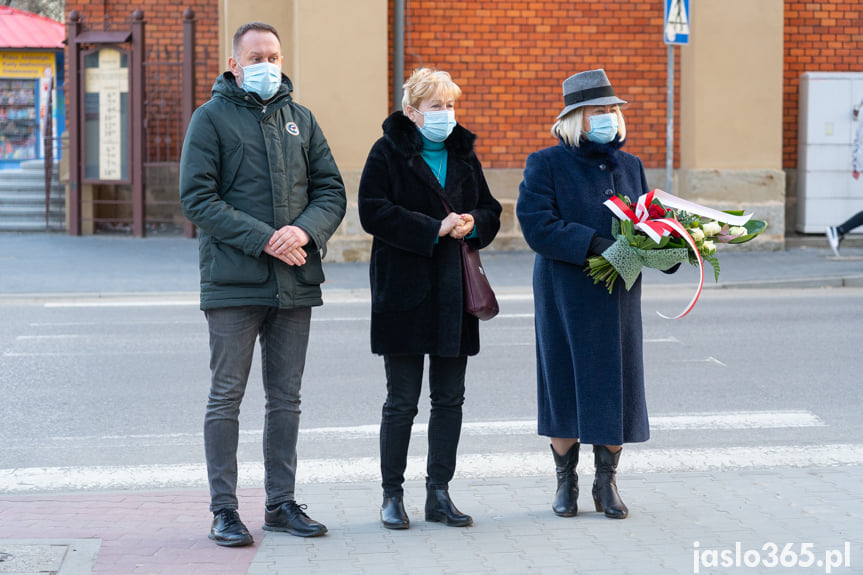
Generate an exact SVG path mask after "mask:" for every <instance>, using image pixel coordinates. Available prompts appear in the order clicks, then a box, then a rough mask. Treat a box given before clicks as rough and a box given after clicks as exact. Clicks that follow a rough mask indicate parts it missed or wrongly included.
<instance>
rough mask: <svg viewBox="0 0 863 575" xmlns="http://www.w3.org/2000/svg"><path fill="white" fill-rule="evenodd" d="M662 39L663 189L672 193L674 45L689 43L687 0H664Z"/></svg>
mask: <svg viewBox="0 0 863 575" xmlns="http://www.w3.org/2000/svg"><path fill="white" fill-rule="evenodd" d="M662 31H663V34H662V36H663V39H664V40H665V43H666V44H668V74H667V77H668V86H667V98H666V100H667V102H668V109H667V112H666V113H667V116H668V118H667V120H666V124H665V130H666V131H665V141H666V143H665V148H666V149H665V191H666V192H668V193H672V172H673V171H674V46H675V45H686V44H689V0H665V22H664V23H663V26H662Z"/></svg>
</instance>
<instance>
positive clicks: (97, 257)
mask: <svg viewBox="0 0 863 575" xmlns="http://www.w3.org/2000/svg"><path fill="white" fill-rule="evenodd" d="M756 241H757V240H756ZM848 243H849V246H848V247H844V248H843V250H842V257H839V258H837V257H835V256H833V253H832V252H831V251H830V249H829V248H828V247H827V242H826V240H824V239H823V238H821V237H817V236H816V237H814V238H810V239H809V240H807V242H806V243H804V244H800V242H795V247H789V248H788V249H786V250H785V251H780V252H757V251H743V250H742V249H739V250H738V249H734V248H729V249H726V250H723V251H722V252H721V253H719V259H720V263H721V266H722V273H721V275H720V279H719V282H718V283H717V282H714V280H713V276H712V268H711V267H710V266H709V265H706V267H705V279H704V286H705V289H714V288H730V287H741V288H742V287H841V286H848V285H855V286H863V243H860V242H858V240H857V239H856V238H855V239H853V240H849V241H848ZM483 263H484V264H485V266H486V268H487V270H488V274H489V278H490V279H491V280H492V284H493V285H494V287H495V288H496V289H499V290H501V291H503V292H506V291H513V290H515V291H523V290H529V289H530V286H531V273H532V269H533V254H532V253H530V252H495V251H490V250H485V251H484V252H483ZM324 270H325V273H326V277H327V281H326V283H325V284H324V290H325V291H329V292H331V293H332V292H334V291H335V290H359V291H365V290H368V264H366V263H325V264H324ZM198 282H199V276H198V243H197V240H194V239H186V238H182V237H175V236H171V237H154V238H144V239H134V238H128V237H116V236H81V237H71V236H66V235H61V234H0V297H7V298H8V297H30V296H33V295H37V296H40V297H44V296H45V295H46V294H49V295H51V296H52V297H57V296H60V295H63V294H71V295H81V294H89V295H101V296H103V297H108V296H111V295H117V294H127V295H128V294H130V293H145V294H146V293H150V294H152V293H154V292H162V293H175V294H176V293H186V294H190V295H193V296H194V295H195V294H197V293H198V287H199V284H198ZM696 283H697V273H696V271H695V268H693V267H688V266H687V267H685V268H683V269H681V270H680V271H679V272H678V273H676V274H671V275H667V274H663V273H661V272H657V271H656V270H645V282H644V285H645V289H661V288H663V287H667V286H674V285H680V286H694V285H695V284H696Z"/></svg>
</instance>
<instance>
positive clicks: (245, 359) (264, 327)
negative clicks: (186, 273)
mask: <svg viewBox="0 0 863 575" xmlns="http://www.w3.org/2000/svg"><path fill="white" fill-rule="evenodd" d="M204 314H205V315H206V317H207V324H208V325H209V330H210V371H211V380H210V395H209V398H208V401H207V413H206V415H205V416H204V450H205V453H206V457H207V476H208V478H209V482H210V511H218V510H219V509H226V508H228V509H237V445H238V442H239V433H240V426H239V421H238V418H239V415H240V403H241V402H242V400H243V395H244V394H245V391H246V383H247V381H248V379H249V371H250V370H251V367H252V355H253V353H254V349H255V340H256V339H259V340H260V345H261V370H262V372H263V383H264V393H265V397H266V408H265V418H264V470H265V479H264V486H265V489H266V494H267V505H278V504H280V503H284V502H285V501H288V500H291V499H294V483H295V479H296V470H297V434H298V432H299V425H300V384H301V383H302V379H303V369H304V368H305V362H306V349H307V348H308V343H309V323H310V322H311V316H312V310H311V308H308V307H305V308H298V309H278V308H275V307H267V306H241V307H228V308H221V309H212V310H206V311H205V312H204Z"/></svg>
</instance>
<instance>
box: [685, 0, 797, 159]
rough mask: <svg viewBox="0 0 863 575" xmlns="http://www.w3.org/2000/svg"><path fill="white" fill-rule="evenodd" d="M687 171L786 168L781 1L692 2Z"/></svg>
mask: <svg viewBox="0 0 863 575" xmlns="http://www.w3.org/2000/svg"><path fill="white" fill-rule="evenodd" d="M690 18H691V19H690V26H691V28H690V44H689V45H687V46H683V47H681V48H680V49H679V54H680V58H681V63H680V64H681V74H680V79H681V85H680V98H681V102H680V106H681V108H680V113H681V119H680V123H681V129H680V138H681V141H680V143H681V147H680V156H681V157H680V164H681V166H680V167H681V168H683V169H692V168H696V169H697V168H712V169H752V168H754V169H764V168H769V169H777V170H778V169H781V168H782V66H783V63H782V54H783V44H782V42H783V38H782V27H783V1H782V0H756V1H753V0H722V2H690Z"/></svg>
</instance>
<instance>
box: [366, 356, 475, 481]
mask: <svg viewBox="0 0 863 575" xmlns="http://www.w3.org/2000/svg"><path fill="white" fill-rule="evenodd" d="M424 359H425V356H424V355H385V356H384V368H385V369H386V376H387V399H386V402H385V403H384V406H383V410H382V416H381V434H380V448H381V478H382V482H381V486H382V487H383V491H384V495H385V496H387V497H392V496H395V495H402V494H403V493H404V488H403V486H402V484H403V483H404V480H405V467H406V466H407V458H408V447H409V446H410V440H411V426H412V425H413V422H414V417H415V416H416V414H417V411H418V410H417V405H418V404H419V397H420V392H421V391H422V379H423V362H424ZM466 368H467V357H466V356H461V357H439V356H434V355H432V356H429V390H430V395H431V412H430V414H429V425H428V458H427V460H426V474H427V476H428V477H427V478H426V483H427V484H428V485H429V486H434V487H444V488H445V487H447V485H448V484H449V482H450V480H451V479H452V477H453V475H454V474H455V460H456V452H457V451H458V440H459V436H460V435H461V420H462V405H463V404H464V374H465V370H466Z"/></svg>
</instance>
